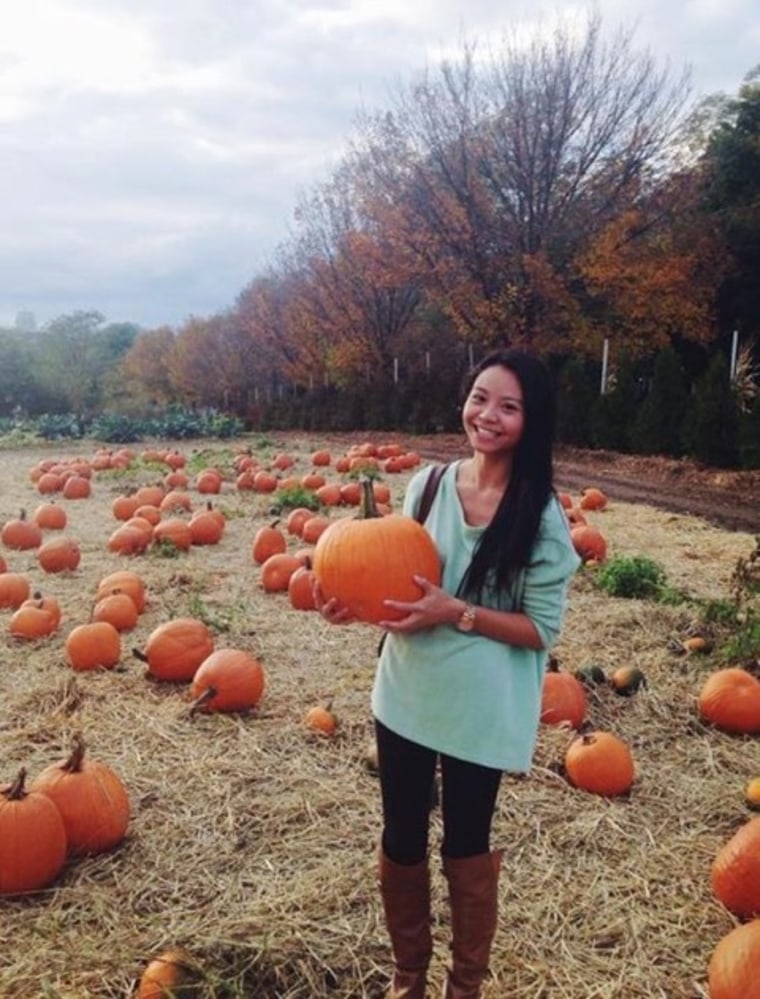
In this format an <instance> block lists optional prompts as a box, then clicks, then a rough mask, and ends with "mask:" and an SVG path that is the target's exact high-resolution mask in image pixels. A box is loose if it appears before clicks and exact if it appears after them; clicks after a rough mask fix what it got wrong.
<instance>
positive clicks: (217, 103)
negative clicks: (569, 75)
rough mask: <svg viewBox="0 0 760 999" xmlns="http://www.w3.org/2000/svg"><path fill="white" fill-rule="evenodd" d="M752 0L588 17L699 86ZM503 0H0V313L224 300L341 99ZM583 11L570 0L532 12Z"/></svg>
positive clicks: (440, 47) (732, 48)
mask: <svg viewBox="0 0 760 999" xmlns="http://www.w3.org/2000/svg"><path fill="white" fill-rule="evenodd" d="M755 7H756V3H755V2H754V0H752V2H751V3H750V0H721V2H720V4H718V3H717V0H716V2H713V0H689V2H674V3H671V4H667V5H666V4H663V3H662V2H661V0H626V2H625V3H624V2H623V0H606V2H605V4H604V5H603V11H602V13H603V17H604V19H605V20H604V23H605V25H614V24H615V23H618V22H619V23H626V24H633V23H634V22H635V21H637V23H638V27H637V34H636V38H637V41H640V42H641V44H643V45H650V46H651V47H652V48H653V50H654V52H655V53H656V54H657V55H658V56H660V57H665V56H669V57H670V60H671V63H672V64H673V66H674V67H680V66H682V65H683V64H684V63H686V62H691V63H692V64H693V65H694V70H695V83H696V85H697V87H698V88H699V89H702V90H704V91H708V92H709V91H714V90H720V89H723V90H726V91H727V92H735V91H736V90H737V89H738V86H739V84H740V82H741V79H742V77H743V75H744V74H745V73H746V72H747V71H748V70H750V69H751V68H752V66H753V65H754V63H755V62H757V60H758V57H757V51H758V45H759V43H760V12H756V11H755ZM541 9H542V8H541V7H540V6H535V5H530V4H527V3H526V2H516V0H503V2H501V3H496V2H495V0H417V2H416V3H412V2H410V0H317V2H315V0H187V2H184V3H179V2H169V0H8V2H7V3H6V4H4V5H3V24H2V31H0V126H1V127H0V213H1V214H2V218H3V228H2V231H0V324H2V323H6V324H10V323H12V322H13V319H14V317H15V314H16V312H17V311H18V310H20V309H22V308H30V309H32V310H33V311H34V312H35V313H36V314H37V318H38V321H46V320H49V319H51V318H54V317H55V316H57V315H60V314H61V313H63V312H66V311H71V310H73V309H77V308H97V309H99V310H100V311H101V312H103V313H104V314H105V315H106V316H107V318H109V319H113V320H117V319H131V320H134V321H137V322H140V323H143V324H145V325H153V324H158V323H170V324H178V323H180V322H182V320H183V319H184V318H185V317H186V316H187V315H189V314H191V313H192V314H196V315H203V314H210V313H212V312H215V311H220V310H222V309H224V308H227V307H229V306H231V305H232V304H233V302H234V300H235V297H236V296H237V294H238V292H239V291H240V290H241V289H242V288H243V287H244V286H245V285H246V284H247V283H248V281H249V280H250V279H251V278H252V277H253V276H254V274H255V273H256V268H259V267H262V266H263V265H264V264H265V263H266V261H267V259H268V257H269V255H270V254H271V253H272V251H273V250H274V248H275V247H276V245H277V243H278V242H279V241H281V240H282V239H284V238H285V236H286V233H287V227H288V223H289V219H290V215H291V213H292V210H293V209H294V208H295V205H296V201H297V196H298V193H299V191H300V190H301V189H302V188H304V187H308V185H309V184H310V183H312V182H314V181H316V180H318V179H320V178H322V177H324V176H325V175H326V173H327V171H328V170H329V168H330V165H331V164H332V163H334V162H336V160H337V159H338V158H339V156H340V155H341V152H342V150H343V149H344V148H345V143H346V140H347V139H348V137H349V134H350V131H351V127H352V122H353V120H354V116H355V114H356V112H357V110H358V109H359V107H360V105H361V104H365V105H367V106H369V107H378V106H379V107H382V106H384V105H385V104H386V103H387V102H388V99H389V96H388V95H389V92H390V89H391V87H392V84H393V83H394V82H395V81H398V80H402V81H403V80H408V79H410V78H411V77H412V76H413V75H414V74H415V73H416V72H418V71H420V70H422V69H423V68H424V67H425V65H426V63H427V64H431V65H435V64H437V63H438V62H439V61H440V59H441V58H443V57H448V58H455V57H456V56H457V55H458V54H459V53H460V52H461V47H462V44H463V42H464V41H465V40H473V39H478V40H480V41H481V42H482V43H483V44H484V45H485V46H487V45H488V44H489V43H491V44H494V43H498V41H499V40H500V38H501V37H502V36H503V33H504V31H505V30H509V31H517V32H518V33H519V31H520V29H521V26H523V27H524V26H525V25H531V26H535V25H536V24H537V23H538V19H539V17H540V16H541ZM557 10H560V11H561V12H563V13H564V15H565V16H567V15H568V13H575V15H576V16H577V17H578V19H579V20H581V21H582V20H583V19H584V18H585V11H586V7H585V6H583V5H580V4H573V5H571V4H568V3H564V4H562V3H561V4H559V5H556V4H555V5H553V6H552V7H551V8H548V7H547V8H546V19H547V22H548V23H551V20H552V18H553V17H555V16H556V13H557Z"/></svg>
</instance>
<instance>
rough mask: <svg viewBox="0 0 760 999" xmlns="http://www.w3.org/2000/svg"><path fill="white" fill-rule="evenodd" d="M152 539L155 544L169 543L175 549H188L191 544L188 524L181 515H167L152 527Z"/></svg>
mask: <svg viewBox="0 0 760 999" xmlns="http://www.w3.org/2000/svg"><path fill="white" fill-rule="evenodd" d="M153 541H154V543H156V544H165V545H171V546H172V547H174V548H176V549H177V551H181V552H186V551H189V550H190V548H191V546H192V544H193V532H192V531H191V530H190V525H189V524H188V522H187V521H186V520H183V519H182V518H181V517H167V519H166V520H162V521H160V522H159V523H158V524H156V526H155V527H154V528H153Z"/></svg>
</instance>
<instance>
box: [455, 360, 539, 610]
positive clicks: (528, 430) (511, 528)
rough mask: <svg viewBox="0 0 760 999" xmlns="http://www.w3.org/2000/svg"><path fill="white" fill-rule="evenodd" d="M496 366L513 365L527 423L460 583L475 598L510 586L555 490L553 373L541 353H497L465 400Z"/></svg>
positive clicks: (468, 386) (466, 386)
mask: <svg viewBox="0 0 760 999" xmlns="http://www.w3.org/2000/svg"><path fill="white" fill-rule="evenodd" d="M494 365H500V366H501V367H503V368H508V369H509V370H510V371H511V372H512V373H513V374H514V376H515V377H516V378H517V380H518V382H519V383H520V386H521V388H522V393H523V414H524V426H523V433H522V437H521V438H520V441H519V442H518V445H517V448H516V449H515V453H514V457H513V461H512V472H511V475H510V479H509V484H508V486H507V488H506V489H505V490H504V495H503V496H502V498H501V500H500V501H499V505H498V507H497V508H496V512H495V513H494V515H493V517H492V519H491V522H490V523H489V524H488V526H487V527H486V529H485V531H484V532H483V534H482V535H481V537H480V540H479V542H478V544H477V547H476V549H475V552H474V554H473V557H472V561H471V562H470V565H469V567H468V569H467V572H466V573H465V575H464V577H463V579H462V582H461V583H460V585H459V591H458V592H459V594H460V595H462V596H468V597H470V598H471V599H473V600H475V601H476V602H477V601H478V600H480V599H481V598H482V595H483V590H484V588H485V586H486V582H488V585H489V587H490V586H491V585H495V586H496V587H497V588H498V589H499V590H501V589H503V588H508V587H509V586H511V585H512V584H513V583H514V581H515V578H516V577H517V575H518V573H519V572H520V570H521V569H523V568H524V567H525V566H527V565H528V563H529V561H530V557H531V552H532V551H533V547H534V545H535V543H536V538H537V536H538V530H539V526H540V523H541V514H542V512H543V510H544V507H545V506H546V504H547V502H548V500H549V497H550V496H551V494H552V491H553V488H554V487H553V465H552V450H553V445H554V431H555V423H556V399H555V390H554V382H553V379H552V376H551V372H550V371H549V369H548V368H547V366H546V365H545V364H544V362H543V361H542V360H541V359H540V358H539V357H537V356H536V355H535V354H532V353H530V352H528V351H526V350H523V349H520V348H508V349H506V350H499V351H495V352H494V353H492V354H489V355H488V356H487V357H485V358H484V359H483V360H482V361H481V362H480V364H478V365H477V367H475V368H473V369H472V371H470V372H469V373H468V374H467V376H466V377H465V380H464V383H463V386H462V388H463V395H464V398H465V399H466V398H467V396H468V395H469V394H470V391H471V390H472V386H473V385H474V384H475V380H476V379H477V377H478V375H480V374H481V372H483V371H485V370H486V369H487V368H491V367H494Z"/></svg>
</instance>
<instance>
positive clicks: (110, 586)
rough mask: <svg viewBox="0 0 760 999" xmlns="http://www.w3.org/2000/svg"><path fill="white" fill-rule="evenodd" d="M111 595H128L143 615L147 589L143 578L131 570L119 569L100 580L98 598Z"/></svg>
mask: <svg viewBox="0 0 760 999" xmlns="http://www.w3.org/2000/svg"><path fill="white" fill-rule="evenodd" d="M109 593H127V594H129V596H130V597H132V600H133V601H134V604H135V607H136V608H137V613H138V614H142V612H143V611H144V610H145V605H146V603H147V587H146V585H145V581H144V579H143V578H142V576H141V575H140V574H139V573H137V572H133V571H132V570H131V569H117V570H116V571H115V572H109V573H108V574H107V575H105V576H103V577H102V578H101V579H100V582H99V583H98V586H97V598H98V599H100V598H101V597H105V596H108V594H109Z"/></svg>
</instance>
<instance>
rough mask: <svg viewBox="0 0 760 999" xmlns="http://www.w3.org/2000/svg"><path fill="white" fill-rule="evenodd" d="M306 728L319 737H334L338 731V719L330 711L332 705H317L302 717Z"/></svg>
mask: <svg viewBox="0 0 760 999" xmlns="http://www.w3.org/2000/svg"><path fill="white" fill-rule="evenodd" d="M303 723H304V725H305V726H306V728H308V729H309V731H311V732H316V733H318V734H319V735H335V733H336V731H337V729H338V719H337V718H336V717H335V715H334V714H333V711H332V705H331V704H327V705H323V704H317V705H315V706H314V707H313V708H309V710H308V711H307V712H306V714H305V715H304V720H303Z"/></svg>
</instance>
